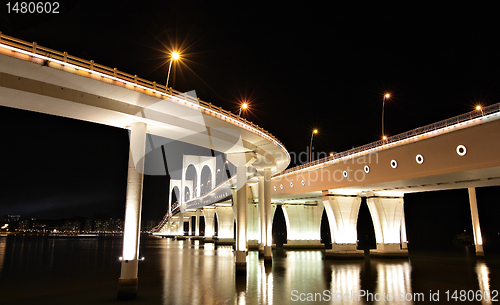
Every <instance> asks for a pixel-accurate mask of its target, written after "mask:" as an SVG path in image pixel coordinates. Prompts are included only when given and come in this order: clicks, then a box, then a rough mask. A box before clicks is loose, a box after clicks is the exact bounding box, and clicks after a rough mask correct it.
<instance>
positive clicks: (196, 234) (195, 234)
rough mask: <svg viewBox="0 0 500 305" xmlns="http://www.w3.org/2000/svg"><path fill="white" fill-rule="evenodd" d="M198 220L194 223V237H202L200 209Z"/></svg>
mask: <svg viewBox="0 0 500 305" xmlns="http://www.w3.org/2000/svg"><path fill="white" fill-rule="evenodd" d="M195 217H196V219H195V222H194V226H195V228H194V236H200V209H197V210H196V216H195Z"/></svg>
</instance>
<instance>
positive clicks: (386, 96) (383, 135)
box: [382, 93, 391, 140]
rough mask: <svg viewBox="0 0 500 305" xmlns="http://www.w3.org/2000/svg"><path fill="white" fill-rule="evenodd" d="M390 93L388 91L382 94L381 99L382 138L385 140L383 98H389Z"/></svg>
mask: <svg viewBox="0 0 500 305" xmlns="http://www.w3.org/2000/svg"><path fill="white" fill-rule="evenodd" d="M390 97H391V95H390V94H389V93H386V94H384V99H383V101H382V139H383V140H385V139H387V137H386V136H385V133H384V109H385V99H387V98H390Z"/></svg>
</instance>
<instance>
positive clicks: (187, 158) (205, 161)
mask: <svg viewBox="0 0 500 305" xmlns="http://www.w3.org/2000/svg"><path fill="white" fill-rule="evenodd" d="M189 165H193V166H194V168H195V169H196V178H197V181H196V183H197V185H196V194H193V192H191V194H193V198H197V197H200V191H201V170H202V169H203V167H205V166H208V168H209V169H210V173H211V174H212V179H214V177H215V168H216V165H217V161H216V158H215V157H206V156H192V155H184V156H183V157H182V168H183V170H182V179H181V180H182V182H183V184H184V183H185V182H186V170H187V168H188V166H189ZM214 186H215V183H212V188H213V187H214ZM182 189H184V188H182Z"/></svg>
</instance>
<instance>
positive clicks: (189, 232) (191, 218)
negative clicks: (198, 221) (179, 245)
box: [188, 216, 193, 236]
mask: <svg viewBox="0 0 500 305" xmlns="http://www.w3.org/2000/svg"><path fill="white" fill-rule="evenodd" d="M192 220H193V217H192V216H189V220H188V224H189V229H188V236H191V235H192V234H193V230H192V229H191V223H192Z"/></svg>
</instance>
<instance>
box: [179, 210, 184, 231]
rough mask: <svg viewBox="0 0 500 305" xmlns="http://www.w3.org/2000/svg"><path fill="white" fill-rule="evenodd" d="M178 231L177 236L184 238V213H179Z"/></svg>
mask: <svg viewBox="0 0 500 305" xmlns="http://www.w3.org/2000/svg"><path fill="white" fill-rule="evenodd" d="M178 229H179V231H178V232H177V235H179V236H184V213H179V228H178Z"/></svg>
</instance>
